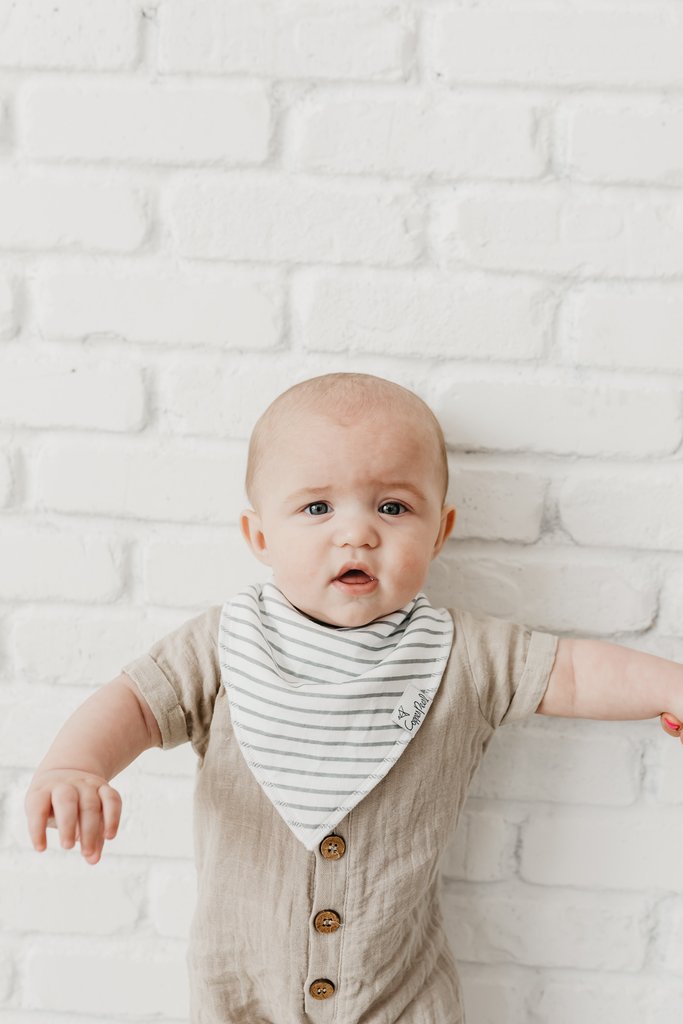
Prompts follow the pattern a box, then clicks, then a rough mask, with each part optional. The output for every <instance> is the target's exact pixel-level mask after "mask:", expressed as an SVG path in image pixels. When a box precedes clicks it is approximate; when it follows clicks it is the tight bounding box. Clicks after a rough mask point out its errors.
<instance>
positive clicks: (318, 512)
mask: <svg viewBox="0 0 683 1024" xmlns="http://www.w3.org/2000/svg"><path fill="white" fill-rule="evenodd" d="M329 507H330V506H329V505H328V504H327V502H326V501H312V502H311V504H310V505H307V506H306V509H307V510H308V509H310V510H311V515H312V516H324V515H325V513H326V512H327V511H328V509H329Z"/></svg>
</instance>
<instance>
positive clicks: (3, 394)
mask: <svg viewBox="0 0 683 1024" xmlns="http://www.w3.org/2000/svg"><path fill="white" fill-rule="evenodd" d="M145 406H146V401H145V390H144V384H143V380H142V375H141V373H140V371H139V370H137V369H128V368H127V367H125V366H122V367H117V365H116V363H115V362H114V361H113V360H111V359H110V360H108V361H107V362H106V363H105V362H104V361H103V360H102V359H99V360H97V361H95V360H94V359H92V358H83V356H82V355H80V354H74V355H72V356H69V355H68V354H67V355H66V356H56V355H52V354H50V355H48V354H46V353H45V352H44V351H41V350H38V351H35V350H32V351H30V352H27V353H26V354H23V353H22V354H21V355H17V356H11V357H9V358H3V356H2V354H0V423H2V424H7V425H17V426H25V427H49V428H53V427H89V428H92V429H97V430H114V431H128V430H130V431H136V430H139V429H140V427H141V426H142V425H143V423H144V419H145Z"/></svg>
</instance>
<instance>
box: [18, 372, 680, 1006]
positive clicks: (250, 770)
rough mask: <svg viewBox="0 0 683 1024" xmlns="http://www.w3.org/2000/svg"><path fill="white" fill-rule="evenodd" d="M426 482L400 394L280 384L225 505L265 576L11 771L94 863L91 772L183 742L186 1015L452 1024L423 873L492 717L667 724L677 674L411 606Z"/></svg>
mask: <svg viewBox="0 0 683 1024" xmlns="http://www.w3.org/2000/svg"><path fill="white" fill-rule="evenodd" d="M447 489H448V467H447V460H446V446H445V443H444V438H443V434H442V431H441V428H440V426H439V423H438V421H437V420H436V418H435V417H434V415H433V413H432V412H431V410H430V409H429V408H428V407H427V406H426V405H425V404H424V402H422V400H421V399H419V398H418V397H417V396H416V395H415V394H413V393H412V392H411V391H408V390H407V389H405V388H402V387H400V386H398V385H396V384H393V383H390V382H389V381H386V380H383V379H381V378H378V377H374V376H370V375H368V374H356V373H334V374H327V375H324V376H322V377H316V378H313V379H312V380H307V381H304V382H302V383H301V384H297V385H295V386H294V387H292V388H290V389H289V390H288V391H285V392H284V394H282V395H280V396H279V398H277V399H276V400H275V401H274V402H273V403H272V404H271V405H270V406H269V407H268V408H267V409H266V411H265V413H264V414H263V415H262V416H261V418H260V419H259V421H258V422H257V424H256V427H255V429H254V431H253V434H252V437H251V441H250V445H249V456H248V467H247V478H246V491H247V496H248V500H249V502H250V505H251V507H250V508H249V509H247V510H245V511H244V512H243V513H242V516H241V529H242V533H243V535H244V538H245V540H246V542H247V544H248V545H249V547H250V548H251V550H252V551H253V553H254V555H255V556H256V558H257V559H258V560H259V561H260V562H262V563H263V564H264V565H267V566H269V567H270V569H271V571H272V577H271V580H270V581H268V582H267V583H264V584H255V585H253V586H251V587H248V588H246V589H245V590H244V591H243V592H242V593H240V594H238V595H236V596H235V597H233V598H232V599H231V600H229V601H227V602H226V603H225V604H224V605H222V606H220V605H219V606H214V607H212V608H210V609H209V610H208V611H206V612H204V613H203V614H201V615H199V616H196V617H195V618H193V619H191V620H189V621H188V622H186V623H185V624H184V625H183V626H181V627H180V628H179V629H177V630H175V631H174V632H172V633H170V634H169V635H168V636H166V637H164V638H163V639H161V640H160V641H158V642H157V643H156V644H155V645H154V646H153V647H152V648H151V650H150V651H149V653H147V654H145V655H143V656H142V657H138V658H136V659H135V660H134V661H132V662H131V663H130V664H129V665H126V666H125V668H124V670H123V672H122V673H121V675H119V676H118V677H117V678H116V679H114V680H112V682H110V683H108V684H107V685H106V686H103V687H102V688H101V689H99V690H98V691H97V692H96V693H95V694H93V695H92V696H91V697H90V698H89V699H88V700H87V701H85V703H84V704H83V705H82V706H81V707H80V708H79V709H78V710H77V711H76V712H75V713H74V714H73V715H72V716H71V718H70V719H69V720H68V721H67V722H66V724H65V725H64V727H63V728H62V730H61V732H60V733H59V734H58V735H57V738H56V739H55V741H54V743H53V745H52V747H51V748H50V750H49V751H48V753H47V755H46V757H45V758H44V760H43V761H42V762H41V764H40V765H39V766H38V768H37V770H36V772H35V775H34V777H33V779H32V781H31V785H30V787H29V790H28V792H27V794H26V799H25V809H26V814H27V818H28V830H29V834H30V837H31V841H32V843H33V846H34V847H35V849H36V850H44V849H45V848H46V827H48V826H49V825H54V827H56V828H57V829H58V830H59V835H60V838H61V842H62V846H64V847H67V848H68V847H71V846H73V845H74V843H75V842H76V841H78V840H79V839H80V845H81V852H82V854H83V856H84V857H85V859H86V860H87V861H88V862H89V863H91V864H95V863H97V861H98V860H99V858H100V856H101V853H102V849H103V846H104V841H105V839H113V838H114V836H115V835H116V832H117V829H118V826H119V821H120V816H121V799H120V796H119V794H118V793H117V791H116V790H115V789H113V787H112V786H111V785H109V781H110V780H111V779H112V778H113V777H114V776H115V775H117V774H118V773H119V772H120V771H122V770H123V769H124V768H125V767H126V766H127V765H128V764H130V763H131V762H132V761H133V760H134V759H135V758H136V757H137V756H138V755H139V754H140V753H142V751H144V750H146V749H148V748H150V747H154V746H156V747H162V748H163V749H168V748H171V747H173V746H176V745H177V744H179V743H184V742H190V743H191V744H192V747H193V749H194V751H195V752H196V754H197V757H198V763H197V775H196V785H195V811H194V828H195V852H196V864H197V878H198V890H197V905H196V909H195V914H194V918H193V921H192V926H191V931H190V940H189V946H188V954H187V964H188V969H189V981H190V995H191V1010H192V1017H191V1019H192V1022H193V1024H200V1022H202V1024H209V1022H212V1024H219V1022H220V1024H228V1022H230V1024H238V1022H239V1024H310V1022H318V1021H320V1022H323V1021H330V1022H331V1021H333V1020H334V1021H337V1022H339V1024H356V1022H358V1024H360V1022H361V1021H362V1022H363V1024H462V1022H463V1021H464V1016H463V1007H462V998H461V991H460V985H459V980H458V973H457V968H456V965H455V962H454V960H453V957H452V954H451V952H450V949H449V947H448V943H447V941H446V937H445V932H444V928H443V920H442V915H441V910H440V906H439V897H438V884H439V871H438V863H439V859H440V857H441V855H442V853H443V850H444V848H445V846H446V844H447V841H448V839H449V837H450V836H451V834H452V832H453V829H454V827H455V824H456V822H457V819H458V815H459V813H460V810H461V809H462V806H463V803H464V801H465V799H466V796H467V790H468V786H469V782H470V779H471V778H472V775H473V773H474V771H475V770H476V768H477V766H478V764H479V762H480V760H481V757H482V754H483V753H484V751H485V750H486V747H487V746H488V743H489V742H490V739H491V737H492V735H493V733H494V731H495V729H496V728H498V726H500V725H502V724H505V723H506V722H511V721H519V720H521V719H523V718H525V717H527V716H530V715H532V714H533V713H534V712H536V713H540V714H545V715H562V716H576V717H583V718H602V719H636V718H650V717H655V716H657V715H660V714H661V712H662V709H664V708H671V709H672V711H673V714H669V715H668V716H667V718H668V723H669V724H667V719H664V718H663V720H662V726H663V728H664V729H665V731H666V732H668V733H669V734H670V735H672V736H680V730H681V723H680V717H681V716H683V666H681V665H678V664H676V663H674V662H671V661H667V660H665V659H662V658H657V657H654V656H651V655H648V654H643V653H639V652H637V651H633V650H629V649H627V648H624V647H621V646H617V645H614V644H610V643H606V642H603V641H597V640H588V639H570V638H559V637H557V636H554V635H552V634H550V633H544V632H540V631H537V630H533V629H529V628H526V627H524V626H521V625H515V624H513V623H509V622H504V621H502V620H499V619H495V618H492V617H489V616H474V615H471V614H470V613H468V612H467V611H465V610H463V609H460V608H457V607H453V608H436V607H433V606H432V604H431V603H430V601H429V600H428V598H427V596H426V595H425V594H424V593H423V592H422V587H423V586H424V585H425V581H426V579H427V574H428V570H429V566H430V563H431V561H432V559H434V558H436V557H437V555H438V554H439V552H440V551H441V549H442V548H443V545H444V543H445V541H446V540H447V538H448V537H449V536H450V535H451V533H452V531H453V527H454V524H455V519H456V510H455V508H454V507H453V506H452V505H450V504H448V503H447V501H446V495H447ZM560 927H561V923H558V928H560Z"/></svg>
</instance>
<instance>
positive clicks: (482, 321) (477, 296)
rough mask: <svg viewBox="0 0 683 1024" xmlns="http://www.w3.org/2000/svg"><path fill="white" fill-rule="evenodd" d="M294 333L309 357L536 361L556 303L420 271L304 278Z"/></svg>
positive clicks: (524, 289) (498, 284)
mask: <svg viewBox="0 0 683 1024" xmlns="http://www.w3.org/2000/svg"><path fill="white" fill-rule="evenodd" d="M293 308H294V311H295V326H294V330H295V332H296V335H297V337H301V339H302V342H303V344H304V346H305V347H306V348H307V349H310V350H313V351H327V352H348V353H352V354H354V353H364V352H377V353H382V354H384V355H387V356H389V355H391V356H396V355H406V356H418V354H419V356H420V357H429V356H446V357H447V358H450V359H457V358H466V357H470V358H475V359H490V360H494V361H495V360H530V359H537V358H539V357H540V356H542V355H543V352H544V350H545V348H546V345H547V344H548V341H549V339H550V337H551V335H552V322H553V315H554V310H555V300H554V298H553V295H552V292H551V291H550V290H549V289H547V288H546V287H544V286H543V285H539V284H538V283H537V282H533V281H520V280H515V281H506V280H495V279H493V280H492V279H491V278H490V277H485V278H483V277H480V276H478V275H467V274H464V275H454V274H440V273H439V274H435V273H433V272H431V271H429V270H419V271H405V270H401V271H385V272H382V271H366V272H364V273H361V274H359V273H355V272H353V271H350V272H339V271H337V272H336V273H335V272H329V271H328V272H322V273H320V272H311V273H302V274H301V275H298V276H297V277H296V278H295V280H294V287H293Z"/></svg>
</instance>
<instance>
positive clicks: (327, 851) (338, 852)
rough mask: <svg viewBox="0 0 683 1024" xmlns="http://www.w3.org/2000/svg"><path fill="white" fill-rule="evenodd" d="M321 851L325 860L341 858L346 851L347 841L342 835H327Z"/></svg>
mask: <svg viewBox="0 0 683 1024" xmlns="http://www.w3.org/2000/svg"><path fill="white" fill-rule="evenodd" d="M320 852H321V853H322V855H323V857H324V858H325V860H339V858H340V857H343V856H344V854H345V853H346V843H345V842H344V840H343V839H342V837H341V836H335V835H332V836H325V838H324V839H323V841H322V843H321V844H320Z"/></svg>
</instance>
